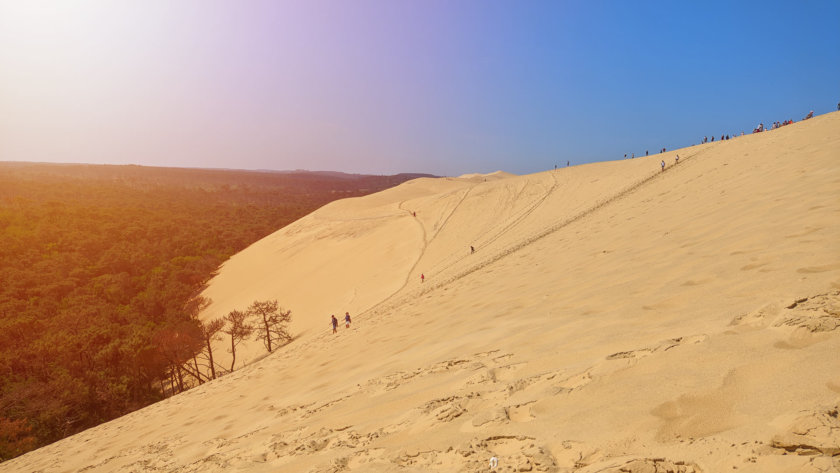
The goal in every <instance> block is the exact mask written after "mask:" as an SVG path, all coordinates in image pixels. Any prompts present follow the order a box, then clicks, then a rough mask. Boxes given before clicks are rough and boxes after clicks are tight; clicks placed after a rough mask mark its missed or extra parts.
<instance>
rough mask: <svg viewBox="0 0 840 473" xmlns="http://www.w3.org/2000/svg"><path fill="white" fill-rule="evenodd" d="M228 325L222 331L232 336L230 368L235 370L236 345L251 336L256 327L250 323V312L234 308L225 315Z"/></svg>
mask: <svg viewBox="0 0 840 473" xmlns="http://www.w3.org/2000/svg"><path fill="white" fill-rule="evenodd" d="M224 320H225V322H226V326H225V327H224V328H223V329H222V333H226V334H228V335H229V336H230V354H231V355H232V359H231V360H230V370H231V371H233V366H234V364H236V345H239V342H241V341H242V340H244V339H245V338H247V337H248V336H250V335H251V334H252V333H253V332H254V327H253V326H252V325H251V324H249V323H248V314H247V313H246V312H242V311H240V310H232V311H230V312H228V315H226V316H225V317H224Z"/></svg>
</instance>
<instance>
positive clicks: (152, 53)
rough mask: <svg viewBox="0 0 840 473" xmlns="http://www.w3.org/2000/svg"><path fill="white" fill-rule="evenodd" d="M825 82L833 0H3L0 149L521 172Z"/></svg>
mask: <svg viewBox="0 0 840 473" xmlns="http://www.w3.org/2000/svg"><path fill="white" fill-rule="evenodd" d="M838 102H840V1H837V0H828V1H810V0H809V1H801V2H800V1H789V0H788V1H737V2H730V1H721V2H714V1H704V2H681V1H661V2H649V1H619V0H616V1H597V0H594V1H592V0H587V1H559V0H558V1H552V2H548V1H546V2H538V1H523V2H513V1H497V0H480V1H479V0H476V1H470V0H459V1H437V0H414V1H408V0H381V1H374V0H353V1H347V0H335V1H313V0H305V1H304V0H302V1H292V0H277V1H265V2H262V1H233V0H230V1H207V0H196V1H190V0H161V1H155V0H152V1H147V0H144V1H139V0H138V1H134V2H130V1H119V2H115V1H107V0H103V1H81V0H80V1H55V2H40V1H31V0H19V1H12V0H0V161H49V162H87V163H113V164H124V163H133V164H144V165H154V166H186V167H216V168H241V169H278V170H284V169H310V170H335V171H345V172H361V173H375V174H390V173H396V172H428V173H433V174H439V175H458V174H462V173H472V172H490V171H495V170H499V169H501V170H505V171H509V172H513V173H517V174H522V173H530V172H536V171H540V170H544V169H549V168H552V167H553V166H554V164H561V165H564V164H565V162H566V161H567V160H569V161H571V162H572V164H580V163H584V162H592V161H603V160H612V159H619V158H622V157H623V155H624V153H628V155H629V154H630V153H636V155H640V154H644V152H645V150H646V149H649V150H650V151H651V152H654V150H658V149H660V148H662V147H667V148H669V149H672V148H676V147H681V146H687V145H690V144H694V143H697V142H698V141H699V139H700V138H701V137H702V136H703V135H709V136H711V135H717V136H720V135H721V134H723V133H735V132H737V133H740V131H742V130H743V131H745V132H750V131H751V130H752V128H753V127H754V126H755V125H757V124H758V122H764V123H765V124H768V123H771V122H773V121H777V120H778V121H781V120H784V119H788V118H793V119H795V120H800V119H801V118H802V117H804V116H805V114H807V113H808V111H809V110H814V111H815V113H817V114H822V113H826V112H829V111H833V110H836V109H837V103H838Z"/></svg>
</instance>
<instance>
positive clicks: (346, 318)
mask: <svg viewBox="0 0 840 473" xmlns="http://www.w3.org/2000/svg"><path fill="white" fill-rule="evenodd" d="M344 328H350V312H345V313H344Z"/></svg>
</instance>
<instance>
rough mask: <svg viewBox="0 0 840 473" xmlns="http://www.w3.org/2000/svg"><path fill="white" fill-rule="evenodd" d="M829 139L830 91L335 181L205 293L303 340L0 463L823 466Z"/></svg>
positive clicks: (837, 321) (828, 434) (838, 135)
mask: <svg viewBox="0 0 840 473" xmlns="http://www.w3.org/2000/svg"><path fill="white" fill-rule="evenodd" d="M675 153H678V154H679V155H680V157H681V162H680V164H679V165H676V166H673V162H674V159H673V158H674V154H675ZM839 157H840V113H833V114H829V115H826V116H822V117H817V118H815V119H813V120H810V121H808V122H804V123H798V124H794V125H790V126H787V127H784V128H782V129H780V130H775V131H770V132H766V133H762V134H759V135H752V136H746V137H740V138H737V139H735V140H730V141H728V142H719V143H710V144H706V145H702V146H696V147H692V148H687V149H683V150H677V151H676V152H669V153H667V154H665V155H654V156H650V157H646V158H636V159H635V160H629V161H621V162H610V163H599V164H591V165H585V166H575V167H572V168H564V169H559V170H557V171H549V172H545V173H540V174H535V175H529V176H505V178H503V179H495V180H493V179H488V180H487V181H486V182H485V181H484V180H483V178H481V179H474V178H472V177H467V178H463V179H459V178H455V179H435V180H432V179H420V180H417V181H412V182H409V183H406V184H403V185H402V186H399V187H397V188H395V189H391V190H388V191H385V192H382V193H380V194H377V195H374V196H369V197H365V198H360V199H352V200H347V201H341V202H336V203H334V204H331V205H329V206H327V207H325V208H323V209H321V210H319V211H318V212H316V213H314V214H312V215H310V216H309V217H306V218H304V219H302V220H301V221H299V222H297V223H295V224H293V225H291V226H289V227H287V228H286V229H284V230H281V231H279V232H277V233H275V234H274V235H272V236H270V237H268V238H266V239H264V240H263V241H261V242H259V243H257V244H255V245H253V246H252V247H250V248H248V249H247V250H245V251H244V252H242V253H241V254H239V255H237V256H236V257H234V258H233V259H231V260H230V261H229V262H228V263H226V264H225V266H224V268H222V270H221V272H220V274H219V276H218V278H217V279H216V280H215V281H214V282H213V284H212V285H211V287H210V288H209V289H208V291H207V294H208V295H209V296H210V297H212V298H213V299H214V301H215V304H214V306H213V307H211V309H210V311H208V314H206V315H207V316H208V317H210V316H213V312H212V311H214V310H215V311H217V312H218V313H222V312H223V311H224V310H227V309H228V308H229V307H244V306H246V305H247V303H248V302H250V301H251V300H254V299H255V298H265V297H277V298H278V299H280V300H281V301H282V302H283V304H285V305H286V306H288V307H289V308H292V309H293V311H294V314H295V317H296V319H295V326H294V329H295V331H296V332H298V333H301V334H302V336H301V337H300V338H299V339H297V340H296V341H295V342H294V343H292V344H291V345H289V346H287V347H285V348H284V349H282V350H281V351H279V352H278V353H275V354H273V355H271V356H269V357H267V358H265V359H263V360H261V361H259V362H256V363H252V364H250V365H249V366H247V367H245V368H243V369H240V370H237V371H235V372H234V373H232V374H229V375H226V376H225V377H223V378H221V379H219V380H217V381H215V382H212V383H208V384H206V385H204V386H201V387H199V388H196V389H193V390H191V391H188V392H186V393H184V394H182V395H179V396H175V397H174V398H171V399H169V400H167V401H165V402H162V403H159V404H157V405H154V406H151V407H149V408H146V409H143V410H141V411H138V412H136V413H134V414H131V415H128V416H125V417H123V418H121V419H118V420H115V421H113V422H110V423H108V424H105V425H102V426H100V427H97V428H94V429H90V430H88V431H86V432H83V433H82V434H79V435H76V436H74V437H71V438H68V439H65V440H63V441H61V442H58V443H56V444H53V445H51V446H48V447H45V448H43V449H40V450H38V451H35V452H31V453H30V454H27V455H24V456H23V457H20V458H18V459H15V460H13V461H10V462H6V463H3V464H0V471H3V472H5V471H79V470H84V471H178V472H191V471H258V472H262V471H265V472H275V471H282V472H307V471H311V472H338V471H354V472H386V471H387V472H390V471H405V472H409V471H410V472H426V471H439V472H453V471H490V469H489V467H488V466H487V465H488V461H489V459H490V457H491V456H493V455H495V456H497V457H498V458H499V467H498V468H497V471H506V472H508V471H568V472H572V471H573V472H578V473H584V472H586V473H591V472H619V471H631V472H647V471H651V472H653V471H657V472H659V471H681V472H707V473H708V472H722V471H736V470H737V471H748V472H789V471H802V472H820V471H840V456H838V455H840V420H839V419H838V414H837V411H838V407H840V406H839V404H840V330H838V327H840V162H839V161H840V158H839ZM660 159H665V161H666V162H667V163H668V169H667V170H666V172H664V173H660V172H659V169H658V168H659V166H658V163H659V161H660ZM411 212H416V213H417V216H416V217H414V216H413V215H412V214H411ZM470 245H473V246H474V247H475V248H476V252H475V253H474V254H471V253H470V251H469V246H470ZM420 273H423V274H425V275H426V277H427V279H426V282H425V283H422V284H421V283H420V281H419V274H420ZM344 310H349V311H351V313H352V314H353V315H354V316H355V317H354V326H353V328H351V329H350V330H345V329H343V328H342V329H341V331H340V333H339V334H337V335H332V334H331V333H329V330H328V327H327V320H328V316H329V313H331V312H336V313H338V312H340V311H341V312H342V313H343V311H344ZM256 354H257V350H255V349H253V348H252V349H251V354H250V355H249V356H250V357H252V358H253V356H256Z"/></svg>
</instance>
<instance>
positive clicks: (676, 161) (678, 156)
mask: <svg viewBox="0 0 840 473" xmlns="http://www.w3.org/2000/svg"><path fill="white" fill-rule="evenodd" d="M679 162H680V155H677V157H676V158H674V164H677V163H679Z"/></svg>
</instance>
